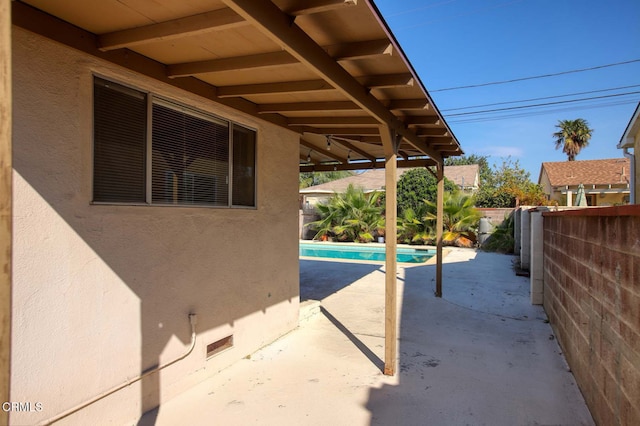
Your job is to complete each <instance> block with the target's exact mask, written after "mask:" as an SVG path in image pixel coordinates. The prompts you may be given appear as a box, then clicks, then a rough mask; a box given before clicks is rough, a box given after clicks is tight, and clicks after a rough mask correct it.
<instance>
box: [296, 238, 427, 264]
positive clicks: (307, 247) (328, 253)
mask: <svg viewBox="0 0 640 426" xmlns="http://www.w3.org/2000/svg"><path fill="white" fill-rule="evenodd" d="M397 251H398V252H397V261H398V262H402V263H424V262H426V261H427V260H429V259H431V258H432V257H433V256H435V254H436V252H435V250H426V249H412V248H401V247H398V249H397ZM300 256H308V257H323V258H329V259H352V260H373V261H384V260H385V248H384V247H382V246H361V245H350V244H326V243H300Z"/></svg>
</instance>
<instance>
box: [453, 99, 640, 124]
mask: <svg viewBox="0 0 640 426" xmlns="http://www.w3.org/2000/svg"><path fill="white" fill-rule="evenodd" d="M637 103H638V99H630V100H617V101H614V102H606V103H597V104H589V105H578V106H564V107H560V108H546V109H544V110H541V111H517V112H514V113H512V114H509V113H504V114H498V115H494V116H489V117H468V118H467V117H460V118H457V119H456V118H453V119H452V120H447V123H449V124H469V123H481V122H487V121H499V120H508V119H514V118H521V117H533V116H537V115H546V114H556V113H558V112H565V111H578V110H585V109H596V108H604V107H612V106H620V105H628V104H637Z"/></svg>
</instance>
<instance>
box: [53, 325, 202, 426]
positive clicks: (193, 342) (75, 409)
mask: <svg viewBox="0 0 640 426" xmlns="http://www.w3.org/2000/svg"><path fill="white" fill-rule="evenodd" d="M189 323H190V324H191V345H189V349H188V350H187V352H185V353H184V354H183V355H181V356H179V357H178V358H176V359H174V360H173V361H170V362H167V363H166V364H162V365H159V366H157V367H155V368H153V369H151V370H148V371H145V372H144V373H142V374H140V375H139V376H137V377H134V378H133V379H129V380H127V381H125V382H124V383H122V384H121V385H118V386H116V387H114V388H111V389H109V390H108V391H106V392H103V393H101V394H100V395H98V396H96V397H94V398H92V399H90V400H88V401H85V402H83V403H82V404H80V405H77V406H75V407H73V408H70V409H69V410H67V411H65V412H63V413H60V414H58V415H57V416H55V417H53V418H51V419H49V420H46V421H45V422H43V423H40V424H41V425H50V424H52V423H55V422H57V421H60V420H62V419H64V418H65V417H68V416H70V415H71V414H73V413H75V412H78V411H80V410H82V409H83V408H85V407H88V406H89V405H91V404H93V403H94V402H97V401H100V400H101V399H103V398H106V397H107V396H109V395H111V394H113V393H116V392H118V391H119V390H121V389H124V388H126V387H127V386H129V385H131V384H133V383H136V382H139V381H140V380H142V379H144V378H145V377H147V376H150V375H152V374H154V373H157V372H158V371H160V370H162V369H164V368H167V367H169V366H170V365H173V364H175V363H176V362H178V361H181V360H183V359H185V358H186V357H188V356H189V354H191V352H193V348H195V346H196V324H197V323H198V320H197V317H196V314H189Z"/></svg>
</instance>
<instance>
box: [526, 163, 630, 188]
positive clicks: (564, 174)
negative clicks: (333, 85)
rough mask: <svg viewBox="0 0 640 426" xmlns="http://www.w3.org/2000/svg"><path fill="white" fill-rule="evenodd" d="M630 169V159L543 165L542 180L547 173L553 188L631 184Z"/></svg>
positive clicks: (541, 170)
mask: <svg viewBox="0 0 640 426" xmlns="http://www.w3.org/2000/svg"><path fill="white" fill-rule="evenodd" d="M630 168H631V163H630V161H629V159H628V158H611V159H606V160H583V161H558V162H549V163H542V168H541V169H540V178H542V173H543V172H546V173H547V176H548V177H549V182H550V183H551V185H552V186H563V185H579V184H581V183H582V184H584V185H608V184H620V183H629V174H630ZM538 183H540V179H539V180H538Z"/></svg>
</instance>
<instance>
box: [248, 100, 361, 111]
mask: <svg viewBox="0 0 640 426" xmlns="http://www.w3.org/2000/svg"><path fill="white" fill-rule="evenodd" d="M327 110H332V111H360V108H359V107H358V105H356V104H355V103H353V102H350V101H334V102H289V103H280V104H260V105H258V114H272V113H278V112H311V111H327Z"/></svg>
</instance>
